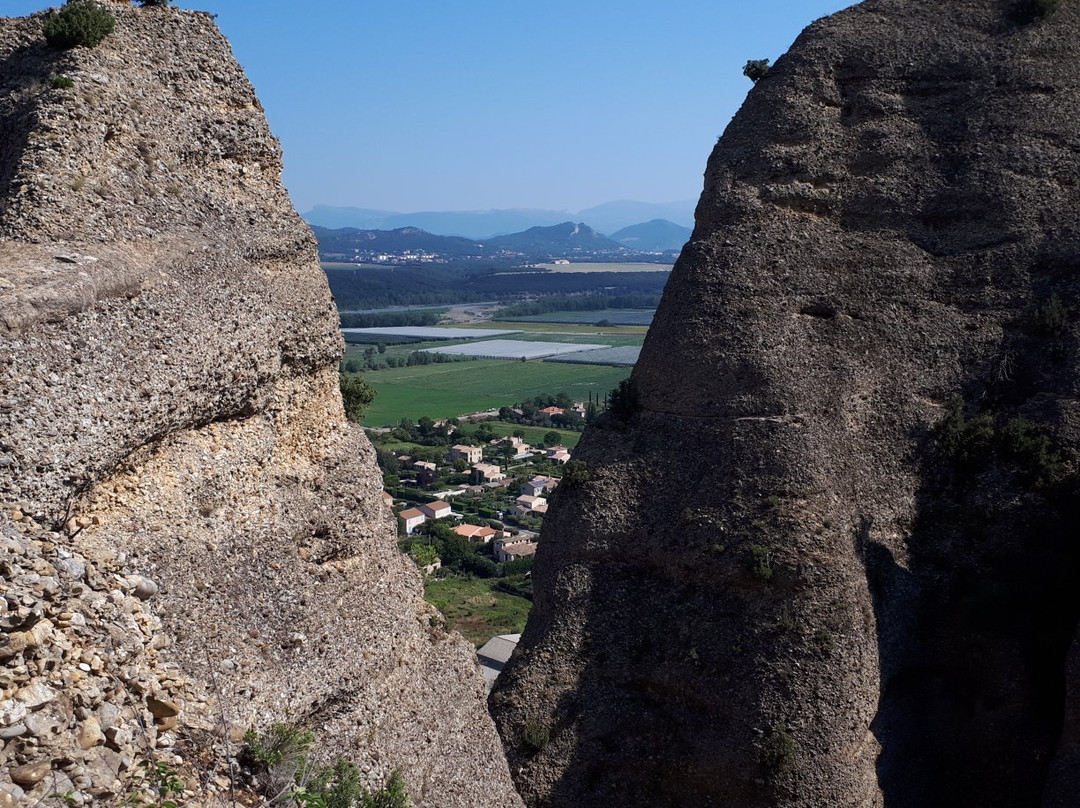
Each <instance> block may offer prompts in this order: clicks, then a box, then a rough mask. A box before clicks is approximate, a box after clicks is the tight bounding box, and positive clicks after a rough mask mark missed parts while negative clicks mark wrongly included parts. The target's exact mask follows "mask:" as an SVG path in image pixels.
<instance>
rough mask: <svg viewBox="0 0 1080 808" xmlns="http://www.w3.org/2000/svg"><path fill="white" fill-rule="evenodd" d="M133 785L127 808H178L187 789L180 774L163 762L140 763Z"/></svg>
mask: <svg viewBox="0 0 1080 808" xmlns="http://www.w3.org/2000/svg"><path fill="white" fill-rule="evenodd" d="M131 783H132V789H133V790H132V792H131V794H129V795H128V797H127V799H125V800H124V802H123V805H124V806H125V808H177V806H178V803H177V799H179V798H180V796H181V795H182V794H183V793H184V788H185V787H186V784H185V783H184V780H183V778H182V777H180V773H179V772H177V771H176V770H175V769H173V768H172V767H171V766H169V764H168V763H166V762H165V761H163V760H143V761H140V762H139V765H138V768H137V769H136V771H135V775H134V776H133V777H132V779H131Z"/></svg>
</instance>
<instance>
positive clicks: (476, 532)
mask: <svg viewBox="0 0 1080 808" xmlns="http://www.w3.org/2000/svg"><path fill="white" fill-rule="evenodd" d="M454 532H455V533H457V534H458V535H459V536H462V537H463V538H466V539H468V540H469V541H474V542H478V543H480V544H487V543H488V542H489V541H491V540H492V539H493V538H495V537H496V536H502V531H501V530H495V529H494V528H491V527H487V526H486V525H485V526H484V527H480V526H479V525H458V526H457V527H455V528H454Z"/></svg>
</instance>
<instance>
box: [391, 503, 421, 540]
mask: <svg viewBox="0 0 1080 808" xmlns="http://www.w3.org/2000/svg"><path fill="white" fill-rule="evenodd" d="M397 516H398V521H399V522H401V531H402V532H403V533H404V534H405V535H406V536H411V535H412V532H413V531H414V530H416V528H418V527H420V525H422V524H424V522H426V521H427V517H426V516H425V515H424V512H423V511H421V510H419V509H418V508H409V509H407V510H404V511H401V513H399V514H398V515H397Z"/></svg>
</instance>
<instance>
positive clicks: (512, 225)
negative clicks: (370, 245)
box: [302, 200, 696, 240]
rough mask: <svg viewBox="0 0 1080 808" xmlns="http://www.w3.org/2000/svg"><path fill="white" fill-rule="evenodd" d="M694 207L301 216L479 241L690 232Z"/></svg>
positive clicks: (622, 204)
mask: <svg viewBox="0 0 1080 808" xmlns="http://www.w3.org/2000/svg"><path fill="white" fill-rule="evenodd" d="M695 205H696V202H695V201H694V200H686V201H678V202H666V203H652V202H636V201H633V200H623V201H617V202H605V203H603V204H601V205H595V206H593V207H591V208H586V209H584V210H580V211H577V212H576V213H575V212H570V211H565V210H559V211H556V210H547V209H530V208H508V209H501V210H487V211H420V212H416V213H396V212H391V211H382V210H374V209H371V208H359V207H338V206H333V205H316V206H315V207H313V208H312V209H311V210H309V211H307V212H306V213H304V214H302V216H303V218H304V219H305V220H306V221H307V222H308V224H311V225H315V226H319V227H326V228H330V229H340V228H343V227H356V228H359V229H361V230H396V229H398V228H401V227H419V228H421V229H422V230H426V231H427V232H429V233H432V234H435V235H444V236H463V237H465V238H471V239H477V240H484V239H491V238H493V237H496V236H501V235H507V234H510V233H520V232H522V231H525V230H528V229H529V228H531V227H550V226H552V225H557V224H561V223H562V222H566V221H569V220H573V221H576V222H588V223H589V224H590V226H592V227H594V228H595V229H596V230H597V231H599V232H601V233H604V234H609V233H614V232H615V231H617V230H621V229H623V228H625V227H629V226H631V225H634V224H638V223H641V222H646V221H649V220H652V219H667V220H668V221H671V222H673V223H675V224H678V225H681V226H686V227H690V226H692V225H693V223H694V206H695Z"/></svg>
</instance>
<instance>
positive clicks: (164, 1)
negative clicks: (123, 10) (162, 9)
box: [138, 0, 170, 8]
mask: <svg viewBox="0 0 1080 808" xmlns="http://www.w3.org/2000/svg"><path fill="white" fill-rule="evenodd" d="M138 2H139V5H140V6H143V7H144V8H145V7H146V6H167V5H169V2H170V0H138Z"/></svg>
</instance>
